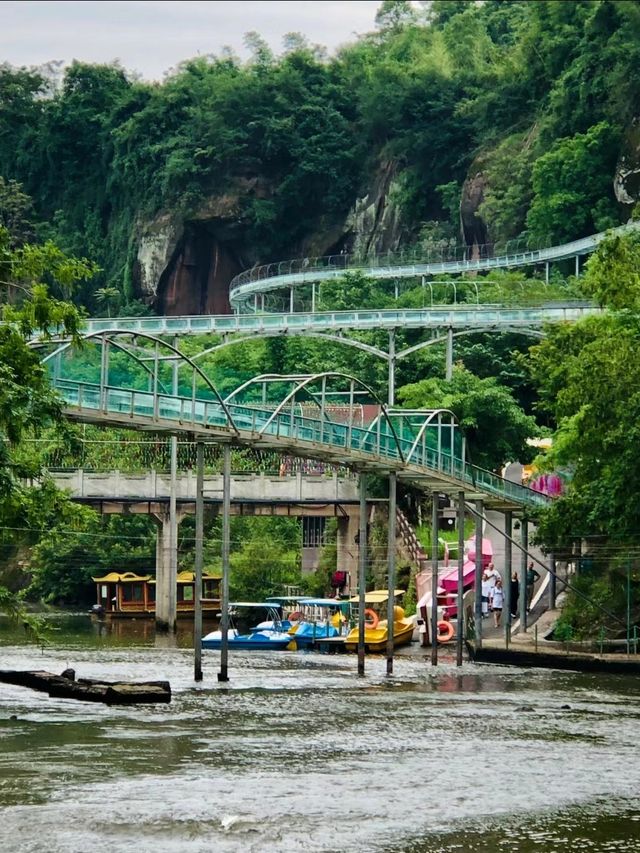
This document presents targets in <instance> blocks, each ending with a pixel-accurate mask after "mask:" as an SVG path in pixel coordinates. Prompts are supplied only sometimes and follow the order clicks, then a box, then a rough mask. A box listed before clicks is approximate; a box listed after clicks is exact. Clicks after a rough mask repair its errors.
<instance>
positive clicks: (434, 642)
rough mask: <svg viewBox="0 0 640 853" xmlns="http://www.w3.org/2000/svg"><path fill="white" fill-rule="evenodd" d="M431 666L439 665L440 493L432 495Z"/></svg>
mask: <svg viewBox="0 0 640 853" xmlns="http://www.w3.org/2000/svg"><path fill="white" fill-rule="evenodd" d="M431 500H432V508H431V666H437V665H438V493H437V492H432V493H431Z"/></svg>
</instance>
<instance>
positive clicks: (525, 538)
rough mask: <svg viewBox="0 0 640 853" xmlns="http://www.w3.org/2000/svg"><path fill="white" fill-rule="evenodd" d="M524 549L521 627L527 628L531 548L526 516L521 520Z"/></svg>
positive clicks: (521, 569) (521, 584) (521, 579)
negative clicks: (529, 553) (528, 564)
mask: <svg viewBox="0 0 640 853" xmlns="http://www.w3.org/2000/svg"><path fill="white" fill-rule="evenodd" d="M520 535H521V540H522V550H521V552H520V629H521V630H522V631H526V630H527V556H528V555H527V552H528V550H529V525H528V524H527V519H526V517H523V518H522V521H521V534H520Z"/></svg>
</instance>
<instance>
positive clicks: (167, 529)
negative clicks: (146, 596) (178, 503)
mask: <svg viewBox="0 0 640 853" xmlns="http://www.w3.org/2000/svg"><path fill="white" fill-rule="evenodd" d="M152 517H153V518H155V520H156V522H157V524H158V533H157V538H156V630H157V631H164V632H167V631H175V630H176V618H177V585H178V536H177V530H178V525H179V523H180V522H181V521H182V519H183V518H184V513H182V512H180V513H176V518H175V528H176V530H175V537H174V536H172V535H171V528H172V521H171V514H170V513H169V512H166V511H164V512H155V513H153V514H152Z"/></svg>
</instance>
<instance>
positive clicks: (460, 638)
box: [456, 492, 465, 666]
mask: <svg viewBox="0 0 640 853" xmlns="http://www.w3.org/2000/svg"><path fill="white" fill-rule="evenodd" d="M456 610H457V611H458V630H457V635H456V666H462V646H463V643H464V630H465V622H464V492H458V601H457V606H456Z"/></svg>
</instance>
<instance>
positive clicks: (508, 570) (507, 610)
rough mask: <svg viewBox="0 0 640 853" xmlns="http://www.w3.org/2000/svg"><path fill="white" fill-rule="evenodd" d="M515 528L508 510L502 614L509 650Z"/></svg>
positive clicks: (506, 643) (505, 522) (511, 514)
mask: <svg viewBox="0 0 640 853" xmlns="http://www.w3.org/2000/svg"><path fill="white" fill-rule="evenodd" d="M512 526H513V513H512V512H511V510H508V511H507V512H505V514H504V533H505V537H504V580H503V584H502V586H503V590H504V605H503V610H502V613H503V615H504V646H505V648H506V649H508V648H509V643H510V642H511V612H512V609H513V602H512V601H511V574H512V571H513V568H512V565H513V552H512V549H511V535H512Z"/></svg>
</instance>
